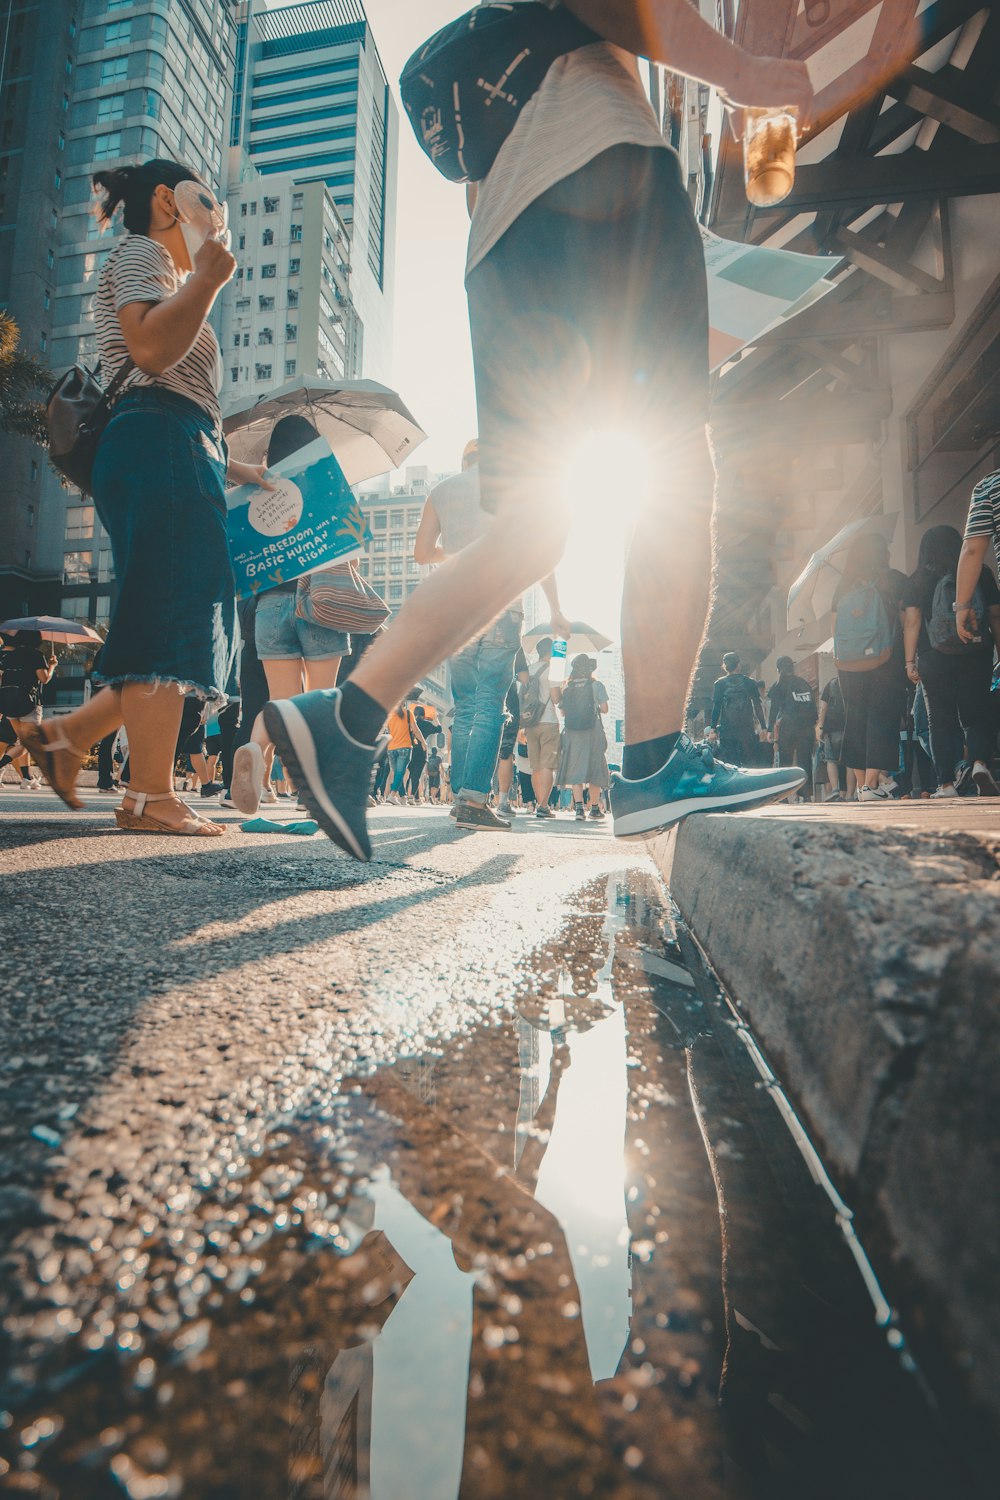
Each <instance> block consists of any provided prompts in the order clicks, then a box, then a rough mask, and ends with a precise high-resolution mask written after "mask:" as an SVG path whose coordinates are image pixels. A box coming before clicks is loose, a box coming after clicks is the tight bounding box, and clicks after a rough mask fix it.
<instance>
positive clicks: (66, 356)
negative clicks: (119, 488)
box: [0, 0, 236, 703]
mask: <svg viewBox="0 0 1000 1500" xmlns="http://www.w3.org/2000/svg"><path fill="white" fill-rule="evenodd" d="M4 25H6V26H7V28H8V31H9V38H8V42H9V43H10V42H11V41H13V42H14V43H16V45H13V46H11V45H8V48H7V61H6V62H5V64H4V74H3V86H2V91H0V184H2V185H0V193H2V194H3V196H4V199H5V202H4V213H3V215H2V218H3V224H2V226H0V305H4V306H6V307H7V308H8V309H9V311H10V312H11V314H12V315H13V316H14V318H15V319H16V320H17V322H18V323H19V324H20V326H21V330H22V338H23V342H24V346H25V348H26V349H27V350H28V351H29V352H31V353H35V354H38V355H39V356H40V357H42V358H44V359H46V360H47V361H48V362H49V363H50V364H51V366H52V368H53V369H54V370H56V371H59V370H62V369H64V368H66V367H67V366H68V365H71V364H74V363H75V362H76V361H78V360H82V361H83V362H85V363H88V364H91V365H92V364H93V363H94V362H95V360H96V348H95V342H94V325H93V304H94V294H95V292H96V289H97V278H98V276H99V274H100V270H101V266H102V265H103V264H104V261H105V259H106V258H107V256H108V254H109V253H110V251H111V250H112V249H113V248H114V246H115V244H116V243H117V235H116V234H115V233H114V232H109V231H105V230H102V228H101V226H100V225H99V224H98V223H97V221H96V220H95V219H94V218H93V216H92V214H91V212H90V208H91V202H92V196H91V177H92V176H93V173H94V172H95V171H97V170H98V169H99V168H100V167H101V166H102V165H105V164H107V165H114V164H116V163H118V162H123V161H141V160H145V159H148V158H150V157H155V156H166V157H171V158H174V159H177V160H180V161H182V162H185V163H188V164H190V166H191V167H192V168H194V170H195V171H197V172H200V173H201V174H202V175H203V176H204V177H205V178H206V180H207V181H209V182H210V183H211V184H212V186H213V187H214V188H215V189H216V191H219V192H221V191H222V190H223V187H224V180H223V179H224V165H225V160H226V150H227V145H228V133H229V122H230V113H231V110H230V105H231V98H232V80H233V76H234V72H235V56H236V22H235V16H234V13H233V8H232V5H231V3H230V0H76V3H71V0H46V4H45V5H44V6H39V5H38V4H37V3H28V0H8V14H7V17H6V18H2V17H0V28H2V27H3V26H4ZM8 121H9V122H10V124H11V129H10V130H9V131H8V130H7V129H6V125H7V122H8ZM29 143H30V154H26V147H27V146H28V144H29ZM6 446H8V445H5V447H6ZM9 448H10V458H9V459H8V458H7V455H6V454H5V463H4V474H3V478H2V479H0V518H2V523H3V536H2V537H0V549H2V550H0V566H4V565H5V566H6V569H7V573H8V579H9V582H8V590H7V592H9V593H12V594H14V595H17V596H18V597H17V598H15V599H14V600H13V601H12V602H13V603H14V605H15V607H16V608H17V607H20V606H21V605H22V604H30V605H31V606H32V607H37V601H38V600H39V599H40V598H41V597H42V595H44V602H45V605H46V607H48V608H53V609H56V610H58V612H59V613H61V614H66V615H70V616H76V617H78V618H81V619H89V620H92V621H94V622H95V623H98V624H100V623H102V621H106V620H107V618H108V615H109V613H110V609H111V603H112V599H113V579H112V569H111V549H110V543H109V541H108V538H107V536H106V535H105V534H104V532H103V531H102V529H101V527H100V524H99V522H98V521H97V520H96V517H95V514H94V507H93V505H91V504H90V503H89V502H86V501H84V500H83V499H82V498H81V497H80V496H79V495H78V494H76V493H75V492H69V493H67V492H66V491H65V490H64V489H63V488H62V487H61V486H60V485H59V483H58V481H57V480H56V479H55V477H54V476H53V474H52V473H51V471H50V470H49V468H48V465H47V463H46V462H45V458H44V454H43V453H42V452H41V451H40V450H39V449H37V448H35V447H33V446H32V445H30V444H28V443H26V442H24V441H20V440H11V441H10V443H9ZM33 475H34V477H32V476H33ZM8 515H10V516H11V518H12V519H11V523H10V525H9V526H8V525H7V516H8ZM29 533H30V534H31V535H29ZM59 580H61V585H60V583H59ZM54 593H55V597H53V594H54ZM79 690H80V684H79V682H74V681H73V680H72V679H71V678H69V677H68V676H66V675H65V674H61V675H60V680H59V688H58V699H59V701H63V702H66V703H69V702H72V701H74V699H75V698H76V697H78V696H79Z"/></svg>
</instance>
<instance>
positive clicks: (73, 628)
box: [0, 615, 104, 646]
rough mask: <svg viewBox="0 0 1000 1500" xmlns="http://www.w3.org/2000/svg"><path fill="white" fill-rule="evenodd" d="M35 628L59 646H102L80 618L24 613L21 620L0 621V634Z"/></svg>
mask: <svg viewBox="0 0 1000 1500" xmlns="http://www.w3.org/2000/svg"><path fill="white" fill-rule="evenodd" d="M22 630H29V631H30V630H35V631H37V632H38V634H39V635H40V636H41V637H42V639H43V640H46V641H57V642H58V643H59V645H61V646H103V645H104V642H103V641H102V640H101V637H100V636H99V635H98V634H97V631H96V630H94V629H93V628H92V627H91V626H90V625H85V624H84V622H83V621H82V620H63V619H60V617H59V616H58V615H25V616H24V618H23V619H21V620H3V621H0V635H17V634H18V632H19V631H22Z"/></svg>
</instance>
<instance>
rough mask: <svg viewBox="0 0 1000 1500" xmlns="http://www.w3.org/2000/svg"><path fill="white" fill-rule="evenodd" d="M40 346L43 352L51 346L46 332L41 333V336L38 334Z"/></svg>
mask: <svg viewBox="0 0 1000 1500" xmlns="http://www.w3.org/2000/svg"><path fill="white" fill-rule="evenodd" d="M38 347H39V349H41V351H42V353H43V354H44V353H45V351H46V349H47V348H48V347H49V340H48V337H47V335H46V334H44V333H42V334H39V336H38Z"/></svg>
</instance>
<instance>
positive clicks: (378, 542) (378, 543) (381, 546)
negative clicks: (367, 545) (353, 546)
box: [372, 536, 385, 552]
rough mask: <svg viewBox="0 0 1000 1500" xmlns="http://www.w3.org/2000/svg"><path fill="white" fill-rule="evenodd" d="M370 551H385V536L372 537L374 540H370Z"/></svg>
mask: <svg viewBox="0 0 1000 1500" xmlns="http://www.w3.org/2000/svg"><path fill="white" fill-rule="evenodd" d="M372 551H373V552H384V551H385V537H384V536H377V537H376V538H375V539H374V541H373V542H372Z"/></svg>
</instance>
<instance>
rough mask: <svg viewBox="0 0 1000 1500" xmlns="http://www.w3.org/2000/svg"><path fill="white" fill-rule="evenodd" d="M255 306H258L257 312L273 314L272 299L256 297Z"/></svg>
mask: <svg viewBox="0 0 1000 1500" xmlns="http://www.w3.org/2000/svg"><path fill="white" fill-rule="evenodd" d="M257 306H258V308H259V310H260V311H261V312H273V311H274V298H273V297H258V298H257Z"/></svg>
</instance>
